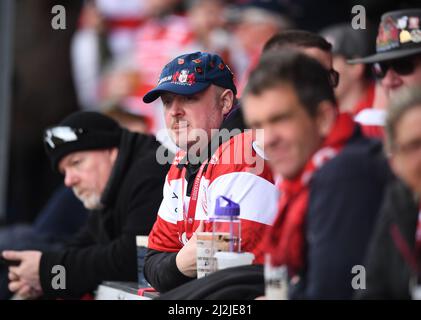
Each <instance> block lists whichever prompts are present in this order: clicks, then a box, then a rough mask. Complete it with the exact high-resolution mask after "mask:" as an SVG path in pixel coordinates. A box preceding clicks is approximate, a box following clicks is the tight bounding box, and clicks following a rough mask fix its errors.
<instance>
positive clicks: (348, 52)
mask: <svg viewBox="0 0 421 320" xmlns="http://www.w3.org/2000/svg"><path fill="white" fill-rule="evenodd" d="M368 30H371V29H370V28H368V29H367V30H354V29H353V28H352V27H351V25H350V24H339V25H334V26H330V27H328V28H326V29H324V30H322V31H321V32H320V34H321V35H322V36H323V37H324V38H325V39H326V40H327V41H328V42H329V43H331V44H332V54H333V67H334V69H335V70H337V71H338V72H339V75H340V81H339V84H338V87H337V88H336V89H335V96H336V99H337V101H338V104H339V109H340V110H341V111H343V112H349V113H351V114H353V115H354V114H357V113H358V112H360V111H361V110H362V109H365V108H369V107H372V106H373V100H374V87H375V84H374V78H373V76H372V73H371V69H370V68H369V67H367V66H366V65H364V64H362V63H359V64H352V65H350V64H348V63H347V60H349V59H355V58H361V57H364V56H367V55H369V54H371V53H372V52H373V51H374V41H375V40H374V39H375V34H373V33H370V32H369V31H368Z"/></svg>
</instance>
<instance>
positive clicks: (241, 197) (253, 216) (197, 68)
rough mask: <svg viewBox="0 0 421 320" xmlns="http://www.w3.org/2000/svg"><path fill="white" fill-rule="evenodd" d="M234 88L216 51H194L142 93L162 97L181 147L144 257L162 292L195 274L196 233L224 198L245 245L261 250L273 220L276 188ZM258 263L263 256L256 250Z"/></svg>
mask: <svg viewBox="0 0 421 320" xmlns="http://www.w3.org/2000/svg"><path fill="white" fill-rule="evenodd" d="M236 91H237V90H236V87H235V85H234V82H233V75H232V73H231V71H230V69H229V68H228V66H227V65H226V64H225V63H224V62H223V61H222V59H221V58H220V57H219V56H218V55H214V54H209V53H201V52H196V53H191V54H185V55H182V56H179V57H177V58H175V59H174V60H173V61H171V62H170V63H168V64H167V65H166V66H165V67H164V69H163V71H162V73H161V76H160V78H159V81H158V85H157V86H156V88H154V89H153V90H151V91H150V92H148V93H147V94H146V95H145V96H144V98H143V101H144V102H146V103H150V102H152V101H154V100H156V99H157V98H159V97H160V98H161V100H162V103H163V107H164V114H165V121H166V125H167V128H168V130H169V131H170V133H171V135H172V137H173V139H174V141H175V143H176V144H177V145H178V146H179V147H180V148H181V151H180V152H179V153H178V154H177V155H176V157H175V160H174V162H173V164H172V166H171V168H170V170H169V172H168V174H167V177H166V181H165V185H164V199H163V201H162V203H161V207H160V209H159V212H158V218H157V221H156V222H155V225H154V227H153V229H152V232H151V233H150V235H149V244H148V247H149V250H148V254H147V256H146V261H145V276H146V279H147V280H148V281H149V282H150V283H151V285H152V286H153V287H154V288H156V289H157V290H158V291H160V292H165V291H168V290H170V289H172V288H175V287H177V286H178V285H180V284H183V283H185V282H187V281H189V280H192V279H194V278H195V277H196V274H197V267H196V234H195V232H197V231H202V230H203V231H209V229H210V226H209V225H208V224H207V223H202V222H203V221H207V220H208V217H209V216H210V215H212V214H213V208H214V206H215V200H216V198H217V197H218V196H221V195H223V196H226V197H228V198H230V199H231V200H232V201H234V202H236V203H239V205H240V208H241V213H240V218H241V219H242V220H241V221H242V242H241V244H242V251H250V252H255V249H256V244H257V243H258V240H259V239H260V237H261V235H262V234H263V233H264V232H265V231H267V229H268V228H269V226H270V224H271V222H272V220H273V219H274V214H275V207H276V199H277V191H276V188H275V186H274V185H273V179H272V175H271V172H270V170H269V168H268V167H267V165H266V162H265V161H264V160H263V158H262V157H261V156H259V154H258V152H260V150H259V149H258V148H257V147H256V145H255V143H254V137H253V135H252V132H250V131H249V132H242V131H243V129H244V123H243V120H242V113H241V108H240V107H239V105H238V103H237V101H236V97H235V95H236ZM218 129H219V131H218ZM223 129H226V130H223ZM233 129H236V130H233ZM229 130H231V131H229ZM228 132H229V133H228ZM224 133H225V134H224ZM234 155H235V156H234ZM242 156H244V157H242ZM233 158H234V159H233ZM198 228H199V229H198ZM255 262H262V257H261V256H258V255H257V254H256V259H255Z"/></svg>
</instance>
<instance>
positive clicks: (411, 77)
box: [381, 55, 421, 97]
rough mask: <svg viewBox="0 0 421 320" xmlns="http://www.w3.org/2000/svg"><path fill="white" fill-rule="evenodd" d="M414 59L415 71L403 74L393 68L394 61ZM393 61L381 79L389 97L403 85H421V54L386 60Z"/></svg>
mask: <svg viewBox="0 0 421 320" xmlns="http://www.w3.org/2000/svg"><path fill="white" fill-rule="evenodd" d="M404 59H405V60H407V61H409V60H412V62H411V63H413V64H414V69H413V72H411V73H410V74H407V75H401V74H399V73H398V72H397V71H396V70H394V68H393V63H394V62H395V63H396V62H398V60H400V61H401V62H402V60H404ZM388 63H391V64H392V67H390V68H388V70H387V72H386V74H385V76H384V78H383V79H382V80H381V85H382V86H383V88H384V89H385V91H386V94H387V95H388V97H390V96H391V95H393V94H394V92H396V91H397V90H398V89H400V88H402V87H410V86H415V85H418V86H421V55H418V56H415V57H412V58H411V57H409V58H408V57H406V58H401V59H396V60H394V61H386V64H388Z"/></svg>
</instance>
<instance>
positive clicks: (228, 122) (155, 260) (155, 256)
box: [144, 106, 245, 292]
mask: <svg viewBox="0 0 421 320" xmlns="http://www.w3.org/2000/svg"><path fill="white" fill-rule="evenodd" d="M220 129H227V130H229V131H231V130H233V129H239V130H240V131H243V130H244V129H245V124H244V119H243V113H242V110H241V108H240V107H238V106H236V109H235V110H233V112H232V113H231V115H230V116H229V117H228V118H226V119H225V120H224V122H223V123H222V125H221V128H220ZM213 139H218V137H217V136H215V137H213ZM219 142H220V144H221V143H222V142H223V141H222V140H220V141H219ZM209 145H211V143H210V144H209ZM213 145H214V146H218V144H213ZM208 150H209V153H208V156H209V158H210V156H212V154H213V153H214V152H215V151H216V150H212V149H211V148H209V149H208ZM199 167H200V163H199V164H198V165H195V166H191V165H186V169H187V170H186V179H187V194H188V195H189V194H190V192H191V190H192V187H193V183H194V179H195V177H196V174H197V172H198V170H199ZM181 169H182V166H181V167H180V170H181ZM176 256H177V252H161V251H157V250H153V249H148V252H147V254H146V257H145V270H144V271H145V277H146V279H147V280H148V281H149V283H150V284H151V285H152V286H153V287H154V288H155V289H156V290H158V291H159V292H166V291H168V290H171V289H173V288H175V287H177V286H179V285H182V284H184V283H186V282H189V281H191V280H193V279H195V278H190V277H187V276H185V275H184V274H182V273H181V272H180V270H178V268H177V265H176V262H175V258H176Z"/></svg>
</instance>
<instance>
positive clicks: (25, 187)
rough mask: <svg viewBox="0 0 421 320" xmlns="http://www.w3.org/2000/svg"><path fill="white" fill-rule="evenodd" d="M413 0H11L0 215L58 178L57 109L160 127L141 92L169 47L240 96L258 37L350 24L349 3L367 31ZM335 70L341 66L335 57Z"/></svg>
mask: <svg viewBox="0 0 421 320" xmlns="http://www.w3.org/2000/svg"><path fill="white" fill-rule="evenodd" d="M57 4H59V5H62V6H64V8H65V10H66V21H65V23H66V29H64V30H54V29H53V28H52V26H51V20H52V18H53V17H54V14H52V13H51V8H52V7H53V6H55V5H57ZM419 4H420V3H419V0H413V1H411V0H407V1H396V0H342V1H327V0H318V1H315V0H278V1H276V0H266V1H265V0H231V1H228V0H226V1H224V0H184V1H183V0H96V1H95V0H91V1H88V0H86V1H82V0H68V1H52V0H16V1H14V5H13V7H14V8H13V10H12V12H11V14H12V15H13V16H12V30H11V31H12V33H11V34H12V45H13V46H12V59H11V62H12V67H11V74H12V85H11V89H12V90H11V106H10V131H9V135H8V139H9V142H8V152H7V155H8V161H7V162H8V168H7V170H6V172H7V176H5V177H0V178H1V179H4V180H5V181H6V182H5V185H6V205H5V212H4V213H3V220H2V221H1V223H2V224H9V223H17V222H19V223H30V222H32V221H33V220H34V219H35V218H36V214H37V213H38V212H39V211H40V209H41V207H42V206H43V205H44V204H45V202H46V201H47V199H48V198H49V196H50V195H51V193H52V192H53V190H55V189H56V188H57V186H58V185H59V184H60V179H61V178H60V176H59V175H58V174H57V173H54V172H53V171H52V170H51V167H50V163H49V161H48V159H47V158H46V155H45V152H44V150H43V144H42V132H43V129H45V128H46V127H48V126H49V125H52V124H55V123H57V122H59V121H60V120H61V119H62V118H63V117H65V116H66V115H68V114H70V113H72V112H74V111H76V110H100V111H103V112H109V113H116V114H120V116H123V115H124V116H126V117H127V116H129V115H136V116H138V117H141V119H143V126H144V128H142V130H144V131H148V132H152V133H157V132H158V131H159V129H161V128H162V127H163V126H164V124H163V117H162V114H161V112H162V108H159V107H158V108H157V105H159V104H160V101H158V102H156V103H155V104H151V105H146V104H144V103H143V102H142V99H141V97H142V96H143V95H144V93H145V92H147V91H148V90H150V89H151V88H152V87H153V86H154V85H155V84H156V81H157V79H158V76H159V72H160V70H161V68H162V66H163V65H164V64H165V63H166V62H167V61H170V60H172V59H173V58H174V57H176V56H177V55H180V54H182V53H187V52H193V51H209V52H215V53H218V54H219V55H221V56H222V57H223V58H224V60H225V61H226V63H227V64H228V65H229V66H230V67H231V69H232V71H233V72H234V74H235V81H236V84H237V86H238V88H239V94H240V96H241V91H242V89H243V88H244V85H245V83H246V81H247V77H248V74H249V72H250V70H251V69H252V68H253V66H254V64H255V63H256V62H257V60H258V58H259V56H260V53H261V49H262V46H263V44H264V43H265V42H266V41H267V40H268V39H269V38H270V37H271V36H272V35H273V34H275V33H277V32H280V31H282V30H286V29H291V28H294V29H303V30H309V31H313V32H320V31H321V30H323V29H325V28H327V27H329V26H331V25H334V24H338V23H345V24H349V25H350V24H351V21H352V18H353V16H354V14H353V13H352V7H353V6H355V5H362V6H364V8H365V10H366V17H367V23H366V26H367V31H369V32H372V33H373V34H374V35H375V34H376V32H377V26H378V23H379V21H380V16H381V14H382V13H384V12H386V11H390V10H396V9H400V8H410V7H412V8H414V7H419ZM3 16H4V15H3ZM374 45H375V42H374V40H372V41H367V46H368V47H369V48H368V49H369V50H373V51H374ZM1 50H3V49H2V48H0V51H1ZM335 69H337V70H338V71H339V72H340V66H339V65H337V66H335ZM0 72H1V70H0ZM338 90H341V87H339V88H338ZM342 90H343V89H342ZM161 139H162V140H165V139H166V137H162V138H161Z"/></svg>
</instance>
